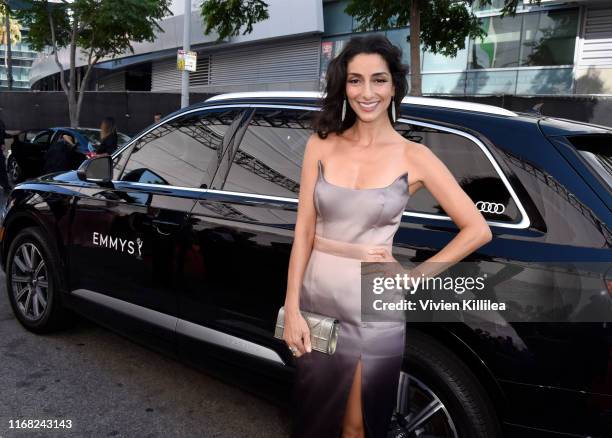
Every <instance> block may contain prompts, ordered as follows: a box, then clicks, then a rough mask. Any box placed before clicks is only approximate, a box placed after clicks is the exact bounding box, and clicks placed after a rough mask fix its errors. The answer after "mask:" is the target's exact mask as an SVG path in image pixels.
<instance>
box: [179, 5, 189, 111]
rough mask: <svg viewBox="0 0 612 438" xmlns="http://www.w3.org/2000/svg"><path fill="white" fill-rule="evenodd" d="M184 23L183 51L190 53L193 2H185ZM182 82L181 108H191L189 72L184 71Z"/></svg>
mask: <svg viewBox="0 0 612 438" xmlns="http://www.w3.org/2000/svg"><path fill="white" fill-rule="evenodd" d="M184 17H185V18H184V23H183V50H184V51H185V53H187V52H189V49H190V45H191V0H185V15H184ZM182 74H183V78H182V79H183V80H182V81H181V108H185V107H186V106H189V72H188V71H187V70H183V71H182Z"/></svg>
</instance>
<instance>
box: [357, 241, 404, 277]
mask: <svg viewBox="0 0 612 438" xmlns="http://www.w3.org/2000/svg"><path fill="white" fill-rule="evenodd" d="M364 261H365V262H385V269H384V270H382V271H379V270H376V271H368V274H372V273H380V274H384V275H385V276H386V277H395V274H400V275H403V274H406V273H408V270H406V269H404V268H403V266H402V265H401V264H400V262H398V261H397V260H396V259H395V257H393V255H392V254H391V253H390V252H389V250H388V249H387V248H373V249H371V250H369V251H368V256H367V257H366V259H365V260H364Z"/></svg>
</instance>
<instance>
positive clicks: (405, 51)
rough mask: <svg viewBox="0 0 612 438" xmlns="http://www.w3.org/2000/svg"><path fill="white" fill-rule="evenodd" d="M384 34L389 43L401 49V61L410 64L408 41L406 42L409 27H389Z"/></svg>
mask: <svg viewBox="0 0 612 438" xmlns="http://www.w3.org/2000/svg"><path fill="white" fill-rule="evenodd" d="M385 36H386V37H387V38H388V39H389V41H391V43H393V44H394V45H395V46H397V47H399V48H401V49H402V62H403V63H404V64H407V65H410V43H409V42H408V37H409V36H410V28H408V27H405V28H402V29H391V30H388V31H386V32H385Z"/></svg>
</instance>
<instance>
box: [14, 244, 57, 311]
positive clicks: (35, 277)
mask: <svg viewBox="0 0 612 438" xmlns="http://www.w3.org/2000/svg"><path fill="white" fill-rule="evenodd" d="M11 286H12V289H13V296H14V298H15V303H16V304H17V308H18V309H19V311H20V312H21V315H22V316H23V317H25V318H26V319H28V320H30V321H37V320H39V319H41V318H42V317H43V316H44V314H45V311H46V310H47V304H48V299H49V278H48V272H47V265H46V263H45V261H44V259H43V257H42V255H41V253H40V251H39V250H38V248H37V247H36V246H35V245H34V244H33V243H29V242H28V243H24V244H22V245H21V246H20V247H19V248H17V251H15V254H14V256H13V262H12V266H11Z"/></svg>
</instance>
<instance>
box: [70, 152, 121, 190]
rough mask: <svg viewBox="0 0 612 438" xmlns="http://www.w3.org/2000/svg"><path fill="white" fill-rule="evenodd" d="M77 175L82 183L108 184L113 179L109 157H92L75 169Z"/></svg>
mask: <svg viewBox="0 0 612 438" xmlns="http://www.w3.org/2000/svg"><path fill="white" fill-rule="evenodd" d="M77 175H78V177H79V179H80V180H82V181H89V182H95V183H98V184H108V183H110V182H111V181H112V179H113V162H112V158H111V156H110V155H104V156H101V157H94V158H91V159H89V160H85V161H83V163H82V164H81V165H80V166H79V168H78V169H77Z"/></svg>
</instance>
